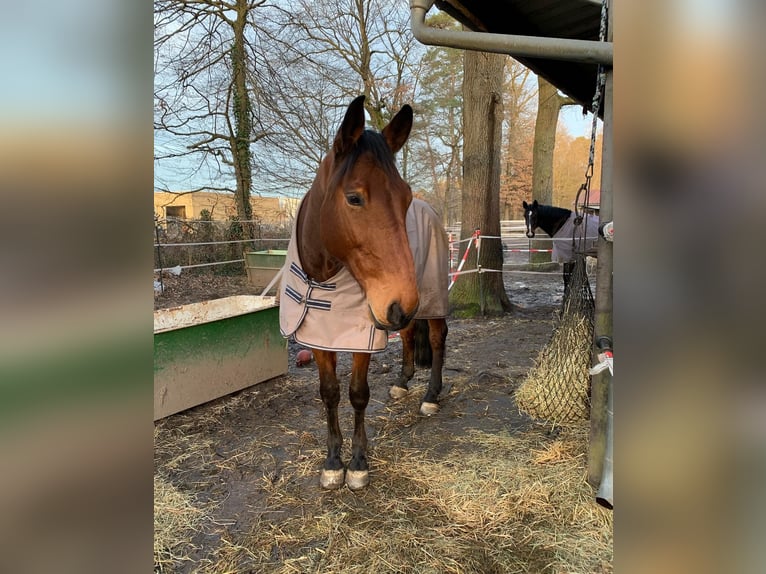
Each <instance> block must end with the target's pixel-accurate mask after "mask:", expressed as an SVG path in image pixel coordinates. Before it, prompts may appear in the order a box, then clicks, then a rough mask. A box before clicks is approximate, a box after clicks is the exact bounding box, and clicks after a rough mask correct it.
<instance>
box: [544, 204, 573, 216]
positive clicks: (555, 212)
mask: <svg viewBox="0 0 766 574" xmlns="http://www.w3.org/2000/svg"><path fill="white" fill-rule="evenodd" d="M537 211H538V213H539V215H540V216H543V217H551V218H554V219H558V218H559V217H564V218H567V217H569V216H570V215H571V214H572V210H571V209H567V208H566V207H556V206H555V205H543V204H542V203H538V204H537Z"/></svg>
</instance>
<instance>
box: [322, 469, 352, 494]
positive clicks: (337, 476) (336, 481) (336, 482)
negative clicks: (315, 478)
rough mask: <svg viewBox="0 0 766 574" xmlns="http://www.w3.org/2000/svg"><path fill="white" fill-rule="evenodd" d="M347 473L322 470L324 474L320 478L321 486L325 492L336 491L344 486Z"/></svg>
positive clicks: (341, 470)
mask: <svg viewBox="0 0 766 574" xmlns="http://www.w3.org/2000/svg"><path fill="white" fill-rule="evenodd" d="M345 474H346V471H345V470H344V469H342V468H341V469H338V470H327V469H322V474H321V475H320V476H319V484H320V485H321V487H322V488H324V489H325V490H335V489H337V488H340V487H341V486H343V479H344V475H345Z"/></svg>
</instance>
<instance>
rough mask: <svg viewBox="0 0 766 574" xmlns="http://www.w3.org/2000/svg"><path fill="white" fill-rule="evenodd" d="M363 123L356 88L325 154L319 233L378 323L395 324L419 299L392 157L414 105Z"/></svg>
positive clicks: (407, 195)
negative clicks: (374, 127)
mask: <svg viewBox="0 0 766 574" xmlns="http://www.w3.org/2000/svg"><path fill="white" fill-rule="evenodd" d="M364 126H365V118H364V96H359V97H358V98H356V99H355V100H354V101H353V102H351V104H350V105H349V107H348V110H347V111H346V115H345V117H344V119H343V123H342V124H341V126H340V128H339V129H338V133H337V135H336V136H335V141H334V143H333V147H332V151H331V152H330V154H329V155H328V156H327V157H326V158H325V159H324V160H323V164H324V165H323V169H324V170H326V174H327V175H326V178H325V182H326V184H325V187H326V189H325V193H324V199H323V202H322V206H321V210H320V234H319V236H320V239H321V241H322V243H323V245H324V247H325V249H326V250H327V251H328V252H329V253H330V255H332V256H333V257H334V258H336V259H337V260H339V261H341V262H342V263H343V264H344V265H345V266H346V267H347V268H348V270H349V271H350V272H351V274H352V275H353V276H354V278H355V279H356V280H357V282H358V283H359V284H360V285H361V287H362V289H363V290H364V292H365V295H366V296H367V302H368V305H369V308H370V312H371V313H372V317H373V320H374V322H375V323H376V325H377V326H378V327H379V328H382V329H388V330H392V331H396V330H399V329H401V328H403V327H405V326H406V325H407V324H408V323H409V322H410V320H411V319H412V317H413V316H414V314H415V311H417V307H418V289H417V279H416V276H415V267H414V263H413V259H412V252H411V251H410V246H409V241H408V239H407V228H406V225H405V221H406V214H407V208H408V207H409V205H410V202H411V201H412V191H411V189H410V186H409V185H408V184H407V182H405V181H404V180H403V179H402V177H401V175H400V174H399V171H398V170H397V168H396V162H395V160H394V154H395V153H396V152H397V151H399V150H400V149H401V148H402V146H403V145H404V143H405V141H407V138H408V137H409V134H410V129H411V128H412V108H411V107H410V106H407V105H405V106H404V107H402V109H401V110H400V111H399V112H398V113H397V114H396V115H395V116H394V117H393V118H392V119H391V121H390V122H389V124H388V125H387V126H386V127H385V128H383V130H382V131H381V132H380V133H378V132H373V131H370V130H365V127H364Z"/></svg>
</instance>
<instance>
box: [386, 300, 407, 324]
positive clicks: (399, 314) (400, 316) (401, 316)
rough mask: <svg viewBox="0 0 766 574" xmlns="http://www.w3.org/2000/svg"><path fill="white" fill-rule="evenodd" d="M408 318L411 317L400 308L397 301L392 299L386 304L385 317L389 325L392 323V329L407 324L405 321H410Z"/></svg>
mask: <svg viewBox="0 0 766 574" xmlns="http://www.w3.org/2000/svg"><path fill="white" fill-rule="evenodd" d="M410 318H411V317H410V316H409V315H407V314H406V313H405V312H404V310H403V309H402V306H401V305H400V304H399V301H394V302H393V303H391V305H389V306H388V313H387V314H386V319H387V320H388V323H389V325H392V326H393V328H394V329H400V328H402V327H404V326H405V325H407V323H409V322H410Z"/></svg>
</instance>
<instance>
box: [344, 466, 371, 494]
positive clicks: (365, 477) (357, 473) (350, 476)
mask: <svg viewBox="0 0 766 574" xmlns="http://www.w3.org/2000/svg"><path fill="white" fill-rule="evenodd" d="M346 484H347V485H348V487H349V488H350V489H351V490H359V489H361V488H364V487H365V486H367V485H368V484H370V471H369V470H349V471H348V472H347V473H346Z"/></svg>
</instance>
